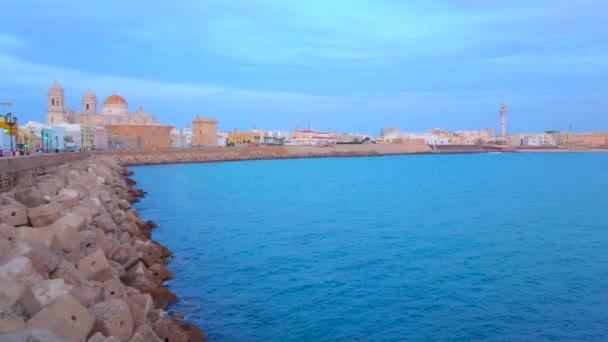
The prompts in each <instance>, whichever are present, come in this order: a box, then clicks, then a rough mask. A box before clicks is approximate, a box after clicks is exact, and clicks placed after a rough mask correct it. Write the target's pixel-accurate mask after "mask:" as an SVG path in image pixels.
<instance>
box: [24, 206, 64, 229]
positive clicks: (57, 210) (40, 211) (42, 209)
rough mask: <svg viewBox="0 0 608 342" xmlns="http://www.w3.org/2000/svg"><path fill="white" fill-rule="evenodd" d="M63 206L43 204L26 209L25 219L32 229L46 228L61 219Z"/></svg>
mask: <svg viewBox="0 0 608 342" xmlns="http://www.w3.org/2000/svg"><path fill="white" fill-rule="evenodd" d="M62 211H63V206H62V205H60V204H58V203H53V202H51V203H49V204H43V205H41V206H38V207H35V208H31V209H28V211H27V218H28V221H29V224H30V226H32V227H46V226H49V225H51V224H53V222H55V221H56V220H58V219H59V218H60V217H61V213H62Z"/></svg>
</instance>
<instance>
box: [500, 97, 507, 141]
mask: <svg viewBox="0 0 608 342" xmlns="http://www.w3.org/2000/svg"><path fill="white" fill-rule="evenodd" d="M506 135H507V106H505V101H502V106H500V136H501V137H503V138H504V137H505V136H506Z"/></svg>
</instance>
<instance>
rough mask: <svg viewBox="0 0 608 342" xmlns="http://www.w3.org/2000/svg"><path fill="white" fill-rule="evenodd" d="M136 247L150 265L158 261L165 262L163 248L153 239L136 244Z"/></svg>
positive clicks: (140, 255) (143, 259)
mask: <svg viewBox="0 0 608 342" xmlns="http://www.w3.org/2000/svg"><path fill="white" fill-rule="evenodd" d="M135 249H136V250H137V252H138V253H139V258H140V259H141V260H142V261H143V262H144V263H145V264H146V266H148V267H150V266H152V265H154V264H156V263H163V260H162V255H163V249H162V248H161V247H160V246H159V245H158V244H156V243H154V242H152V241H146V242H145V243H141V242H140V243H137V244H135Z"/></svg>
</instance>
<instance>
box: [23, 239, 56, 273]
mask: <svg viewBox="0 0 608 342" xmlns="http://www.w3.org/2000/svg"><path fill="white" fill-rule="evenodd" d="M21 247H22V248H24V251H23V254H22V255H23V256H25V257H27V258H28V259H30V261H31V262H32V265H34V268H35V269H36V271H37V272H38V273H40V274H41V275H42V276H43V277H45V278H48V277H49V275H50V274H51V273H52V272H53V271H54V270H55V269H56V268H57V266H59V263H60V262H61V258H59V256H57V255H56V254H55V253H53V251H52V250H51V249H50V248H49V247H48V246H46V245H44V244H42V243H40V242H30V243H28V244H27V245H21Z"/></svg>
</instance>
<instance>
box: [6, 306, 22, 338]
mask: <svg viewBox="0 0 608 342" xmlns="http://www.w3.org/2000/svg"><path fill="white" fill-rule="evenodd" d="M24 329H25V321H24V320H23V317H19V316H17V315H11V314H10V313H8V312H2V313H0V335H4V334H12V333H15V332H18V331H21V330H24ZM0 341H3V339H2V337H1V336H0Z"/></svg>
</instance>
